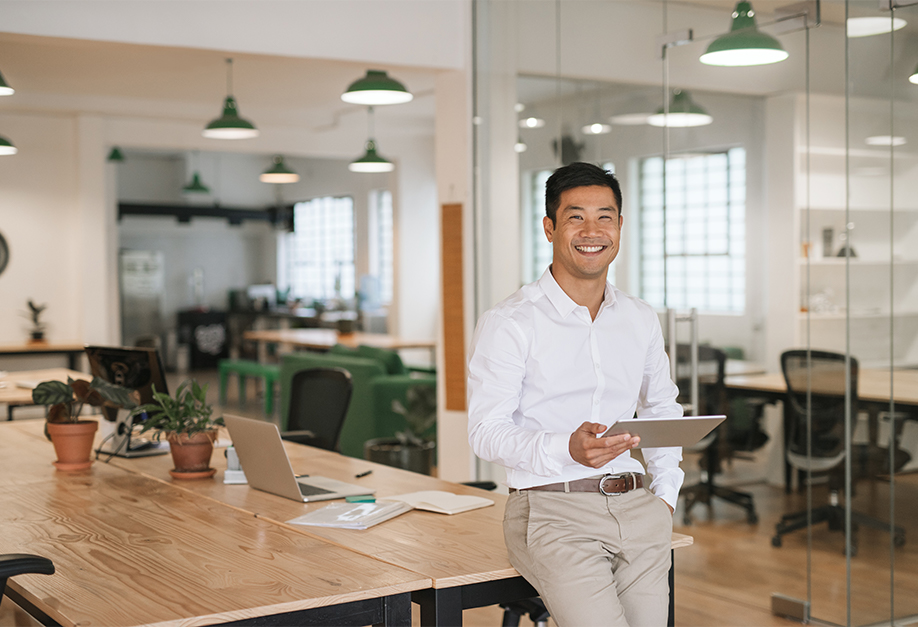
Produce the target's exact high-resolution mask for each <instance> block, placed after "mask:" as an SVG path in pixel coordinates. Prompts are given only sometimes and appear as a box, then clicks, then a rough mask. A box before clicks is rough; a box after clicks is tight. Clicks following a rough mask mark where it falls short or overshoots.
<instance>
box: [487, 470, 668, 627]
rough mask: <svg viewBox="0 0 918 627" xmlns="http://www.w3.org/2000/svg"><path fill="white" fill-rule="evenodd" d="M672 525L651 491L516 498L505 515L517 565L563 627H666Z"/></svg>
mask: <svg viewBox="0 0 918 627" xmlns="http://www.w3.org/2000/svg"><path fill="white" fill-rule="evenodd" d="M672 529H673V519H672V516H671V515H670V512H669V507H668V506H667V505H666V503H665V502H664V501H663V500H662V499H660V498H658V497H656V496H654V495H653V494H652V493H651V492H650V491H648V490H646V489H643V488H642V489H638V490H632V491H631V492H626V493H625V494H620V495H613V496H603V495H602V494H599V493H597V492H570V493H564V492H540V491H534V490H529V491H524V492H515V493H512V494H511V495H510V498H509V500H508V501H507V509H506V511H505V513H504V539H505V541H506V543H507V550H508V552H509V554H510V563H511V564H513V566H514V568H516V569H517V570H518V571H519V572H520V574H521V575H523V577H525V578H526V580H527V581H529V583H531V584H532V585H533V587H534V588H535V589H536V590H538V591H539V594H540V595H541V597H542V600H543V601H545V604H546V606H547V607H548V611H549V612H551V615H552V617H553V618H554V620H555V622H556V623H557V624H558V625H559V627H590V626H593V625H595V626H600V625H602V626H609V625H616V626H619V625H620V626H624V627H663V626H665V625H666V619H667V617H668V610H669V578H668V575H669V568H670V561H671V559H670V558H671V546H672Z"/></svg>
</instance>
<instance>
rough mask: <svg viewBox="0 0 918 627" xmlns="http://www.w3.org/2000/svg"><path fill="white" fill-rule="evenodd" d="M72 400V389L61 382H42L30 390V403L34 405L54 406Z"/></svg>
mask: <svg viewBox="0 0 918 627" xmlns="http://www.w3.org/2000/svg"><path fill="white" fill-rule="evenodd" d="M72 400H73V389H72V388H71V387H70V386H69V385H67V384H66V383H64V382H63V381H44V382H42V383H39V384H38V385H37V386H35V389H34V390H32V402H33V403H35V404H36V405H56V404H57V403H69V402H70V401H72Z"/></svg>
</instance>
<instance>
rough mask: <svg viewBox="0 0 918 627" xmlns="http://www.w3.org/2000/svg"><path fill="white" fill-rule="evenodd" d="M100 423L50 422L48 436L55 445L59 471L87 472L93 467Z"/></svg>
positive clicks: (56, 464)
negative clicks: (93, 455)
mask: <svg viewBox="0 0 918 627" xmlns="http://www.w3.org/2000/svg"><path fill="white" fill-rule="evenodd" d="M98 428H99V423H98V422H96V421H95V420H80V421H79V422H49V423H48V435H50V436H51V443H52V444H54V452H55V453H57V461H56V462H54V466H55V468H57V469H58V470H68V471H70V470H86V469H87V468H89V467H90V466H91V465H92V443H93V440H94V439H95V437H96V430H97V429H98Z"/></svg>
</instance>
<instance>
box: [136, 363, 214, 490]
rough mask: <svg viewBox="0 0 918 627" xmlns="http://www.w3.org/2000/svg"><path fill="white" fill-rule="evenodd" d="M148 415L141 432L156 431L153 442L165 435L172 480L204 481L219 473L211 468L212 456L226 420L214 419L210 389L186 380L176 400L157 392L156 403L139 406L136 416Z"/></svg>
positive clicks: (154, 392) (177, 392) (179, 387)
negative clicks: (208, 397) (170, 455)
mask: <svg viewBox="0 0 918 627" xmlns="http://www.w3.org/2000/svg"><path fill="white" fill-rule="evenodd" d="M142 412H146V414H147V418H146V420H144V421H143V422H142V423H141V433H145V432H147V431H150V430H153V431H155V432H156V433H155V434H154V436H153V437H154V439H156V440H159V439H160V438H162V436H163V435H165V436H166V440H168V442H169V450H170V452H171V453H172V461H173V463H174V464H175V468H174V469H172V470H170V471H169V474H170V475H172V478H173V479H203V478H206V477H212V476H214V473H215V472H217V471H216V469H215V468H211V467H210V457H211V454H212V453H213V451H214V440H216V439H217V427H222V426H223V418H213V412H214V409H213V407H211V406H210V405H208V404H207V386H206V385H204V386H203V387H202V386H200V385H198V382H197V381H195V380H193V379H190V380H186V381H183V382H182V384H181V385H179V386H178V389H176V391H175V397H174V398H173V397H171V396H169V395H168V394H164V393H162V392H157V391H156V386H154V387H153V402H152V403H148V404H146V405H141V406H140V407H137V408H136V409H134V411H133V412H132V414H133V415H137V414H140V413H142Z"/></svg>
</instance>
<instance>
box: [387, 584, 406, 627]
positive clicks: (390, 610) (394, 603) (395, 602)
mask: <svg viewBox="0 0 918 627" xmlns="http://www.w3.org/2000/svg"><path fill="white" fill-rule="evenodd" d="M384 611H385V613H386V616H385V621H384V622H383V623H382V624H383V625H386V626H387V627H411V593H410V592H405V593H402V594H392V595H389V596H387V597H386V599H385V606H384Z"/></svg>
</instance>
